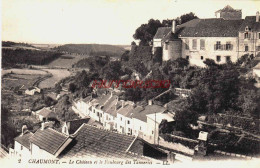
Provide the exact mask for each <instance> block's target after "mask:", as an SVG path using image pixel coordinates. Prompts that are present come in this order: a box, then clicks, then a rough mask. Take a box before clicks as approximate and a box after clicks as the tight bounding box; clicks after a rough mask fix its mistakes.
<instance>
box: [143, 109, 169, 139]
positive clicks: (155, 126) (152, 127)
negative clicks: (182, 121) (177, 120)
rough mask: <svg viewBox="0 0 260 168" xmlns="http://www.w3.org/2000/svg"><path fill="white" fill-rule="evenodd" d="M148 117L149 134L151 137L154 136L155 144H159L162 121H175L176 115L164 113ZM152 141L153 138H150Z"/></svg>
mask: <svg viewBox="0 0 260 168" xmlns="http://www.w3.org/2000/svg"><path fill="white" fill-rule="evenodd" d="M146 116H147V128H148V129H147V132H148V133H150V137H151V136H153V137H152V138H153V142H152V143H153V144H158V143H159V142H158V141H159V125H160V123H161V122H162V120H167V122H172V121H174V119H173V117H174V115H173V114H171V113H169V112H167V111H164V112H158V113H153V114H148V115H146ZM150 139H151V138H150Z"/></svg>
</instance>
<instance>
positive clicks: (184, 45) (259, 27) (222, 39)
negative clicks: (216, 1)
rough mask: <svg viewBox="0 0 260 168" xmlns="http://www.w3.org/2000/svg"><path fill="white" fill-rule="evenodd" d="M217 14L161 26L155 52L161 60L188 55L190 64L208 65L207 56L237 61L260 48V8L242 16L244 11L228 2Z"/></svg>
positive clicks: (259, 50)
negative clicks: (160, 55)
mask: <svg viewBox="0 0 260 168" xmlns="http://www.w3.org/2000/svg"><path fill="white" fill-rule="evenodd" d="M215 15H216V18H209V19H193V20H191V21H189V22H186V23H184V24H181V25H178V26H176V23H175V21H174V20H173V22H172V27H161V28H159V29H158V30H157V33H156V34H155V36H154V39H153V52H154V53H155V52H157V53H158V52H161V53H162V60H163V61H168V60H171V59H176V58H180V57H182V58H186V59H188V60H189V61H190V64H191V65H197V66H201V67H203V66H205V64H204V63H203V61H204V60H206V59H213V60H215V62H216V63H219V64H223V63H226V62H228V61H232V62H236V61H237V60H238V58H240V57H241V56H243V55H245V54H249V55H251V54H253V55H254V56H257V55H258V54H259V52H260V22H259V12H257V13H256V15H255V16H246V17H245V19H242V11H241V10H235V9H233V8H232V7H230V6H226V7H224V8H223V9H221V10H218V11H216V12H215Z"/></svg>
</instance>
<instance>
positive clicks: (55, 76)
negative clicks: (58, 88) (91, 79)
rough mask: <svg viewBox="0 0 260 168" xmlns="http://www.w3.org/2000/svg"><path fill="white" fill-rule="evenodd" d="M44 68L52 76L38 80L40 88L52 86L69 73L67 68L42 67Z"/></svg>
mask: <svg viewBox="0 0 260 168" xmlns="http://www.w3.org/2000/svg"><path fill="white" fill-rule="evenodd" d="M44 70H45V71H47V72H49V73H51V74H52V77H51V78H48V79H46V80H44V81H42V82H40V84H39V87H40V88H51V87H54V86H55V84H56V82H58V81H60V80H61V79H63V78H66V77H68V76H69V75H70V72H69V71H68V70H67V69H44Z"/></svg>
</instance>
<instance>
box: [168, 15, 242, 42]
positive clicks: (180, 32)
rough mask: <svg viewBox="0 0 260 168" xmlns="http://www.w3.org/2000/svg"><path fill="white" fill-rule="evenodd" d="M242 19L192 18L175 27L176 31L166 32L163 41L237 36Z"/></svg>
mask: <svg viewBox="0 0 260 168" xmlns="http://www.w3.org/2000/svg"><path fill="white" fill-rule="evenodd" d="M242 23H243V20H242V19H240V20H224V19H223V18H214V19H193V20H191V21H189V22H186V23H184V24H181V25H179V26H177V27H176V33H174V34H173V33H172V32H171V31H170V32H168V33H166V34H165V36H164V38H163V41H173V40H176V39H178V37H237V36H238V30H239V28H240V26H241V24H242Z"/></svg>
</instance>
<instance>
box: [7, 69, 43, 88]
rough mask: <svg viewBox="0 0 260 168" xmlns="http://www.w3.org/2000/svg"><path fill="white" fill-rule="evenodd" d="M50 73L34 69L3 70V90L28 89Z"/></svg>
mask: <svg viewBox="0 0 260 168" xmlns="http://www.w3.org/2000/svg"><path fill="white" fill-rule="evenodd" d="M47 74H48V73H47V72H46V71H42V70H32V69H7V70H2V89H4V90H12V89H13V88H15V87H19V88H20V87H22V86H23V87H22V89H27V88H29V87H32V86H33V84H34V83H35V82H36V81H38V80H39V79H40V78H42V77H44V76H45V75H47Z"/></svg>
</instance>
